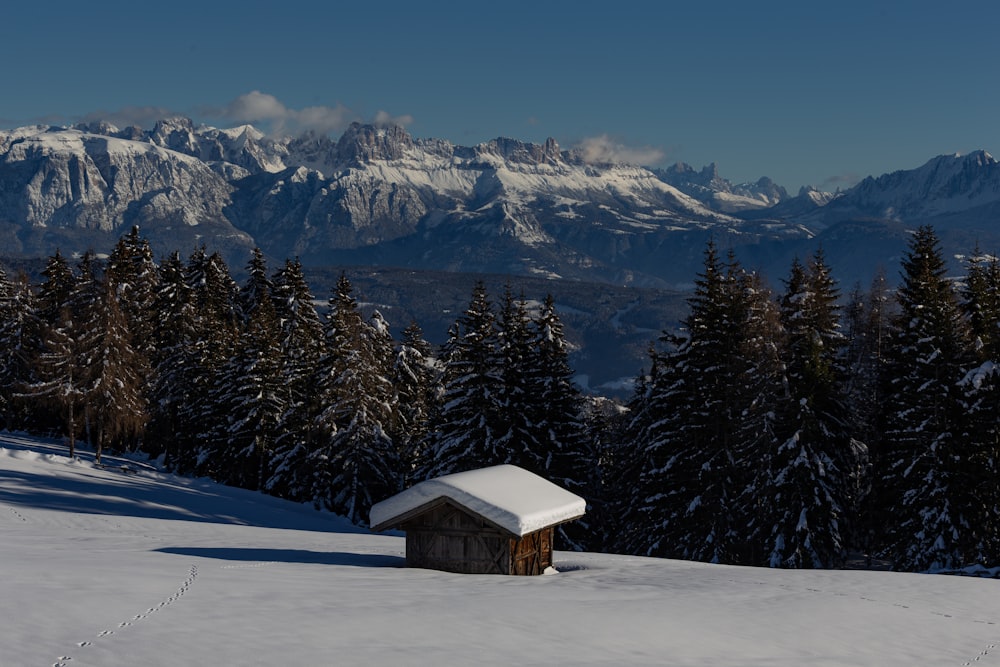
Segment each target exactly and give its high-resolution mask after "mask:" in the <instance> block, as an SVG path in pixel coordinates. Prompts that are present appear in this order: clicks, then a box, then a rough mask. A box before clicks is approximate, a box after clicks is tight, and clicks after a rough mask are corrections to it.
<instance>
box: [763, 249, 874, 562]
mask: <svg viewBox="0 0 1000 667" xmlns="http://www.w3.org/2000/svg"><path fill="white" fill-rule="evenodd" d="M785 286H786V290H785V293H784V295H783V296H782V298H781V319H782V323H783V325H784V330H785V332H786V346H785V350H786V352H785V354H784V357H785V368H786V381H787V391H786V393H785V395H784V396H783V397H781V400H780V401H779V402H778V410H777V411H778V415H779V425H778V439H777V443H778V447H777V449H776V450H775V451H774V453H773V454H772V455H771V457H770V470H769V472H768V475H767V478H766V479H765V480H763V484H762V486H761V488H759V489H757V492H758V494H759V495H760V497H761V499H762V503H763V511H762V515H763V517H764V520H763V521H762V522H761V525H760V527H761V530H762V535H761V536H762V537H763V539H764V550H765V553H764V558H765V562H766V564H768V565H770V566H771V567H793V568H802V567H806V568H829V567H838V566H840V565H841V564H842V563H843V562H844V557H845V552H846V536H847V534H848V532H847V531H848V524H849V522H850V520H851V518H852V517H853V516H854V515H855V513H856V511H857V495H858V492H859V489H860V488H861V487H862V483H861V480H860V479H859V477H860V472H859V471H860V470H861V469H862V468H863V466H864V463H865V461H866V460H867V449H866V448H865V447H864V446H863V445H862V444H861V443H859V442H858V441H856V440H854V439H853V438H852V437H851V432H850V431H851V429H850V414H849V412H848V409H847V407H846V404H845V390H844V385H843V381H844V376H845V371H844V369H843V367H842V365H841V359H842V356H841V354H840V350H841V349H842V347H843V345H844V338H843V335H842V334H841V333H840V325H839V318H838V310H839V307H838V306H837V300H838V291H837V289H836V285H835V284H834V281H833V279H832V277H831V276H830V271H829V269H828V267H827V266H826V264H825V261H824V258H823V254H822V251H817V253H816V254H815V255H814V256H813V259H812V261H811V262H810V264H809V267H808V268H806V267H803V266H802V265H801V263H799V261H798V260H795V262H794V263H793V264H792V269H791V272H790V276H789V278H788V280H787V281H786V283H785Z"/></svg>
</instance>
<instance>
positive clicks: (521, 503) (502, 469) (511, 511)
mask: <svg viewBox="0 0 1000 667" xmlns="http://www.w3.org/2000/svg"><path fill="white" fill-rule="evenodd" d="M442 499H448V500H450V501H451V502H453V503H454V504H457V505H460V506H462V507H464V508H465V509H467V510H469V511H471V512H473V513H475V514H478V515H480V516H482V517H484V518H486V519H488V520H489V521H491V522H492V523H494V524H496V525H498V526H500V527H501V528H503V529H505V530H508V531H510V532H511V533H513V534H514V535H518V536H524V535H527V534H528V533H533V532H535V531H536V530H540V529H542V528H546V527H547V526H552V525H555V524H558V523H563V522H564V521H570V520H572V519H576V518H579V517H581V516H583V514H584V512H585V511H586V507H587V503H586V501H585V500H584V499H583V498H581V497H580V496H577V495H575V494H573V493H570V492H569V491H566V490H565V489H563V488H560V487H558V486H556V485H555V484H553V483H552V482H549V481H548V480H546V479H543V478H541V477H539V476H538V475H536V474H534V473H532V472H528V471H527V470H524V469H523V468H518V467H517V466H512V465H500V466H494V467H492V468H481V469H479V470H470V471H468V472H459V473H455V474H452V475H444V476H442V477H437V478H435V479H429V480H427V481H426V482H421V483H420V484H417V485H415V486H411V487H410V488H409V489H407V490H405V491H403V492H402V493H399V494H396V495H395V496H393V497H391V498H388V499H386V500H383V501H382V502H380V503H377V504H376V505H374V506H373V507H372V509H371V515H370V518H371V526H372V529H373V530H385V529H386V528H392V527H394V526H396V525H398V522H399V519H400V518H403V517H406V515H408V514H410V513H412V512H413V511H414V510H417V509H419V508H421V507H423V506H425V505H430V504H433V503H434V502H435V501H438V500H442Z"/></svg>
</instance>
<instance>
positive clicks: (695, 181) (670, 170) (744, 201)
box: [654, 162, 789, 214]
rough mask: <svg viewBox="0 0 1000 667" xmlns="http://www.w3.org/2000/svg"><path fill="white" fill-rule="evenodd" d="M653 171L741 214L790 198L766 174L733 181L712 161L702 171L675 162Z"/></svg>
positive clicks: (721, 208) (701, 198)
mask: <svg viewBox="0 0 1000 667" xmlns="http://www.w3.org/2000/svg"><path fill="white" fill-rule="evenodd" d="M654 173H656V175H657V176H658V177H660V178H661V179H663V181H664V182H666V183H670V184H671V185H673V186H675V187H676V188H678V189H679V190H682V191H683V192H686V193H688V194H689V195H691V196H692V197H695V198H696V199H698V200H699V201H702V202H704V203H705V204H706V205H707V206H709V207H710V208H712V209H713V210H716V211H720V212H723V213H731V214H741V213H745V212H748V211H757V210H761V209H768V208H771V207H772V206H775V205H776V204H778V203H780V202H783V201H786V200H787V199H788V198H789V197H788V192H787V191H786V190H785V188H783V187H781V186H780V185H778V184H777V183H775V182H774V181H772V180H771V179H770V178H767V177H766V176H765V177H762V178H760V179H758V180H757V182H755V183H732V182H731V181H729V180H728V179H725V178H722V177H721V176H719V169H718V167H717V166H716V165H715V163H714V162H713V163H712V164H710V165H708V166H706V167H703V168H702V169H701V171H698V170H696V169H695V168H694V167H692V166H691V165H689V164H686V163H684V162H678V163H676V164H673V165H670V166H669V167H667V168H665V169H656V170H654Z"/></svg>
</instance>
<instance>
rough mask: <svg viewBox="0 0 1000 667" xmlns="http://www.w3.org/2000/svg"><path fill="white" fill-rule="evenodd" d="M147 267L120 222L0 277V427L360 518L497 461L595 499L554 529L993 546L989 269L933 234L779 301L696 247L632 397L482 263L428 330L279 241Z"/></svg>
mask: <svg viewBox="0 0 1000 667" xmlns="http://www.w3.org/2000/svg"><path fill="white" fill-rule="evenodd" d="M246 274H247V277H246V279H245V281H244V282H243V283H242V284H238V283H237V282H235V281H234V279H233V278H232V277H231V274H230V271H229V269H228V267H227V266H226V264H225V262H224V261H223V260H222V258H221V257H220V256H219V255H218V254H212V255H209V254H208V253H207V252H206V251H205V250H204V249H198V250H196V251H195V252H194V253H193V254H192V255H191V256H190V257H188V258H187V259H182V258H181V256H180V255H179V253H176V252H175V253H173V254H172V255H170V256H169V257H167V258H165V259H163V260H162V261H161V262H159V263H156V262H154V260H153V257H152V253H151V251H150V249H149V245H148V243H146V241H145V240H144V239H143V238H141V236H140V235H139V231H138V229H137V228H136V229H133V230H132V231H131V232H130V233H129V234H128V235H126V236H124V237H123V238H122V239H121V240H120V241H119V242H118V244H117V245H116V246H115V248H114V250H113V251H112V253H111V254H110V256H109V257H108V258H107V259H106V260H103V261H99V260H97V259H96V258H95V257H94V256H93V255H92V254H86V255H84V256H83V257H82V258H81V259H80V260H79V261H78V262H77V263H76V265H75V267H73V266H70V264H69V263H68V262H67V260H66V259H65V258H64V257H62V256H61V255H60V254H59V253H58V252H57V253H56V254H55V255H53V256H52V257H50V258H49V260H48V262H47V264H46V267H45V270H44V271H43V273H42V280H41V281H40V282H39V284H37V285H35V284H31V281H30V280H29V279H28V278H26V277H25V276H19V277H17V278H16V279H13V280H12V279H10V278H9V277H8V276H7V275H6V274H2V275H0V341H2V344H3V346H4V347H3V349H4V350H5V351H6V353H5V354H4V355H2V357H0V426H2V427H3V428H7V429H12V430H13V429H17V430H27V431H34V432H43V433H44V432H52V430H53V425H55V424H58V425H59V432H60V433H61V434H62V435H63V436H64V437H65V438H66V440H67V443H68V445H69V447H70V450H71V453H72V450H73V448H74V447H75V442H76V440H77V439H78V438H83V439H85V440H86V441H87V442H88V443H89V444H90V445H91V446H93V447H94V448H95V450H96V452H97V454H98V456H100V453H101V452H102V451H103V450H105V449H111V450H114V451H143V452H145V453H147V454H149V455H150V456H152V457H160V458H162V460H163V461H164V463H165V465H167V466H168V467H169V468H171V469H173V470H175V471H177V472H181V473H187V474H198V475H205V476H210V477H212V478H213V479H216V480H218V481H220V482H223V483H226V484H231V485H236V486H241V487H245V488H249V489H254V490H260V491H262V492H266V493H270V494H274V495H277V496H280V497H283V498H288V499H291V500H295V501H299V502H309V503H313V504H314V505H316V506H317V507H320V508H324V509H328V510H331V511H333V512H336V513H338V514H341V515H344V516H346V517H348V518H349V519H350V520H351V521H353V522H355V523H357V524H361V525H364V524H365V523H366V522H367V517H368V510H369V509H370V507H371V505H372V504H373V503H374V502H377V501H379V500H381V499H383V498H385V497H388V496H390V495H392V494H394V493H396V492H398V491H400V490H402V489H404V488H406V487H407V486H409V485H411V484H413V483H415V482H418V481H420V480H422V479H426V478H429V477H433V476H437V475H441V474H447V473H450V472H458V471H461V470H467V469H472V468H478V467H483V466H489V465H495V464H500V463H512V464H515V465H519V466H521V467H524V468H526V469H528V470H531V471H533V472H536V473H538V474H540V475H542V476H544V477H546V478H548V479H550V480H552V481H554V482H555V483H557V484H560V485H561V486H563V487H565V488H567V489H570V490H572V491H574V492H576V493H578V494H580V495H582V496H584V497H585V498H586V499H587V500H588V515H587V517H585V519H584V520H583V521H580V522H574V523H570V524H566V525H564V526H561V527H560V532H561V539H562V542H561V545H562V546H563V547H572V548H583V549H590V550H607V551H618V552H625V553H635V554H642V555H654V556H665V557H676V558H686V559H695V560H704V561H712V562H722V563H740V564H750V565H764V566H771V567H803V568H820V567H822V568H829V567H840V566H843V565H844V564H845V562H846V559H847V557H848V554H849V553H851V552H853V551H857V552H861V553H865V554H869V555H870V556H872V557H878V558H884V559H887V560H888V561H889V562H890V563H891V564H892V566H893V567H895V568H896V569H905V570H932V569H957V568H962V567H966V566H969V565H973V564H981V565H986V566H989V565H996V564H997V561H998V551H1000V521H998V518H997V512H998V508H1000V498H998V497H997V496H998V494H1000V490H998V487H1000V485H998V484H997V480H998V472H1000V471H998V470H997V466H998V465H1000V464H998V460H1000V457H998V452H997V449H998V444H1000V438H998V435H997V432H998V429H997V427H998V419H1000V417H998V410H997V408H998V407H1000V400H998V399H1000V396H998V385H1000V375H998V374H1000V371H998V370H997V361H998V359H1000V267H998V263H997V260H996V259H994V258H988V257H984V256H982V255H981V254H980V253H978V252H976V253H974V254H973V255H972V257H971V259H970V260H969V262H968V265H967V274H966V276H965V277H964V280H963V281H961V282H956V281H952V280H949V279H948V278H947V277H946V273H945V263H944V260H943V257H942V252H941V249H940V244H939V242H938V240H937V237H936V236H935V234H934V231H933V230H932V229H931V228H927V227H925V228H921V229H920V230H918V231H917V233H916V234H915V235H914V236H913V238H912V242H911V244H910V247H909V248H908V250H907V253H906V256H905V259H904V262H903V275H902V277H901V278H902V282H901V285H900V287H899V288H898V289H896V290H890V289H889V288H888V287H887V284H886V281H885V279H884V278H881V277H880V278H878V279H876V281H875V282H874V283H873V284H872V286H871V288H870V290H868V291H862V290H861V289H860V288H855V289H854V290H853V292H852V293H851V294H850V295H848V296H847V297H846V298H844V297H842V295H841V293H840V290H839V287H838V286H837V284H836V283H835V281H834V280H833V278H832V276H831V271H830V267H828V266H827V265H826V262H825V258H824V256H823V254H822V252H821V251H818V252H816V253H815V254H814V255H813V256H812V257H811V258H809V260H808V261H807V262H805V263H802V262H800V261H798V260H796V261H795V262H793V264H792V266H791V268H790V271H789V275H788V276H787V278H786V279H785V280H783V281H782V283H783V289H782V290H780V291H779V293H777V294H774V293H772V291H771V290H770V289H768V288H767V286H766V285H765V284H764V282H763V280H762V278H761V277H760V276H759V275H756V274H755V273H753V272H751V271H747V270H745V269H744V268H743V267H742V266H741V265H740V264H739V262H738V261H737V260H736V258H735V256H734V255H733V254H732V253H729V255H728V256H726V257H722V256H721V255H720V252H719V250H718V248H717V247H716V246H715V245H714V244H713V243H709V244H708V246H707V248H706V250H705V260H704V266H703V271H702V273H701V274H699V276H698V279H697V281H696V289H695V292H694V295H693V296H692V298H691V299H690V300H689V314H688V316H687V318H686V319H685V320H684V322H683V323H682V326H681V328H680V329H679V330H678V331H676V332H665V333H664V335H663V336H662V338H661V340H660V342H659V345H657V346H655V347H654V348H653V349H652V350H651V353H650V355H651V356H650V359H651V367H650V369H649V371H648V372H646V373H643V374H641V375H640V377H639V378H637V383H636V392H635V394H634V396H633V398H632V399H631V400H630V401H629V403H628V405H627V406H625V408H626V409H622V410H621V411H619V412H615V413H614V414H611V415H608V414H605V413H603V412H602V411H600V410H597V409H596V407H595V406H596V405H597V402H596V401H595V400H592V399H587V398H585V397H584V396H582V395H581V393H580V392H579V390H578V389H577V388H576V387H575V386H574V384H573V383H572V375H573V372H572V369H571V368H570V365H569V362H568V355H567V347H566V342H565V339H564V336H563V329H562V324H561V322H560V320H559V317H558V315H557V314H556V310H555V304H554V302H553V300H552V298H551V297H549V298H547V299H546V300H545V302H544V303H543V304H534V305H532V304H529V303H528V302H527V301H526V300H525V298H524V297H523V296H519V297H515V296H514V295H513V294H512V292H511V290H510V288H507V289H506V290H505V292H504V293H503V294H502V295H501V296H500V299H499V303H494V302H493V301H492V300H491V298H490V295H489V294H488V293H487V291H486V289H485V287H484V286H483V284H482V283H477V285H476V286H475V288H474V289H473V291H472V296H471V300H470V303H469V306H468V308H467V309H466V310H465V311H464V312H463V313H462V314H461V316H459V317H458V319H457V320H456V321H455V323H454V324H453V325H452V327H451V328H450V330H449V333H448V340H447V342H446V343H445V344H444V345H443V346H441V347H440V349H437V350H435V349H433V348H432V346H431V345H430V344H429V343H428V342H427V341H426V340H424V338H423V335H422V332H421V330H420V327H419V326H418V325H417V324H416V323H413V324H411V325H410V326H409V327H407V328H406V330H405V331H404V332H403V333H402V336H401V338H400V340H395V339H394V338H393V336H392V334H391V333H390V327H389V324H388V323H387V322H386V321H385V319H384V318H383V317H382V316H381V315H380V314H379V313H378V312H377V311H376V312H374V313H372V314H371V316H369V317H367V318H366V317H365V316H364V315H363V314H362V311H361V309H360V308H359V305H358V303H357V301H356V300H355V298H354V296H353V294H352V286H351V284H350V281H349V280H348V279H347V277H346V276H341V278H340V280H339V281H338V282H337V285H336V287H335V288H334V289H333V291H332V294H331V295H330V297H329V301H328V306H327V308H325V309H323V310H322V313H321V312H319V311H317V309H316V307H315V305H314V304H315V299H314V297H313V295H312V294H311V292H310V289H309V286H308V285H307V282H306V280H305V278H304V276H303V271H302V267H301V265H300V264H299V263H298V262H297V261H290V260H289V261H285V263H284V265H283V266H282V267H280V268H279V269H278V270H277V271H274V272H273V273H270V272H269V270H268V267H267V265H266V262H265V259H264V257H263V255H262V254H261V253H260V251H259V250H257V251H255V252H254V253H253V256H252V257H251V259H250V261H249V263H248V266H247V272H246Z"/></svg>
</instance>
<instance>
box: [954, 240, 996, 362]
mask: <svg viewBox="0 0 1000 667" xmlns="http://www.w3.org/2000/svg"><path fill="white" fill-rule="evenodd" d="M961 305H962V310H963V311H964V312H965V315H966V317H967V318H968V320H969V328H970V330H971V332H970V333H971V335H972V340H973V346H974V348H975V350H976V353H977V356H978V358H979V359H980V361H987V360H992V361H1000V259H997V258H996V257H993V256H986V255H984V254H983V253H982V252H981V251H980V250H979V248H976V249H975V250H974V251H973V252H972V255H971V257H970V258H969V261H968V266H967V272H966V278H965V284H964V285H963V287H962V300H961Z"/></svg>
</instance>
